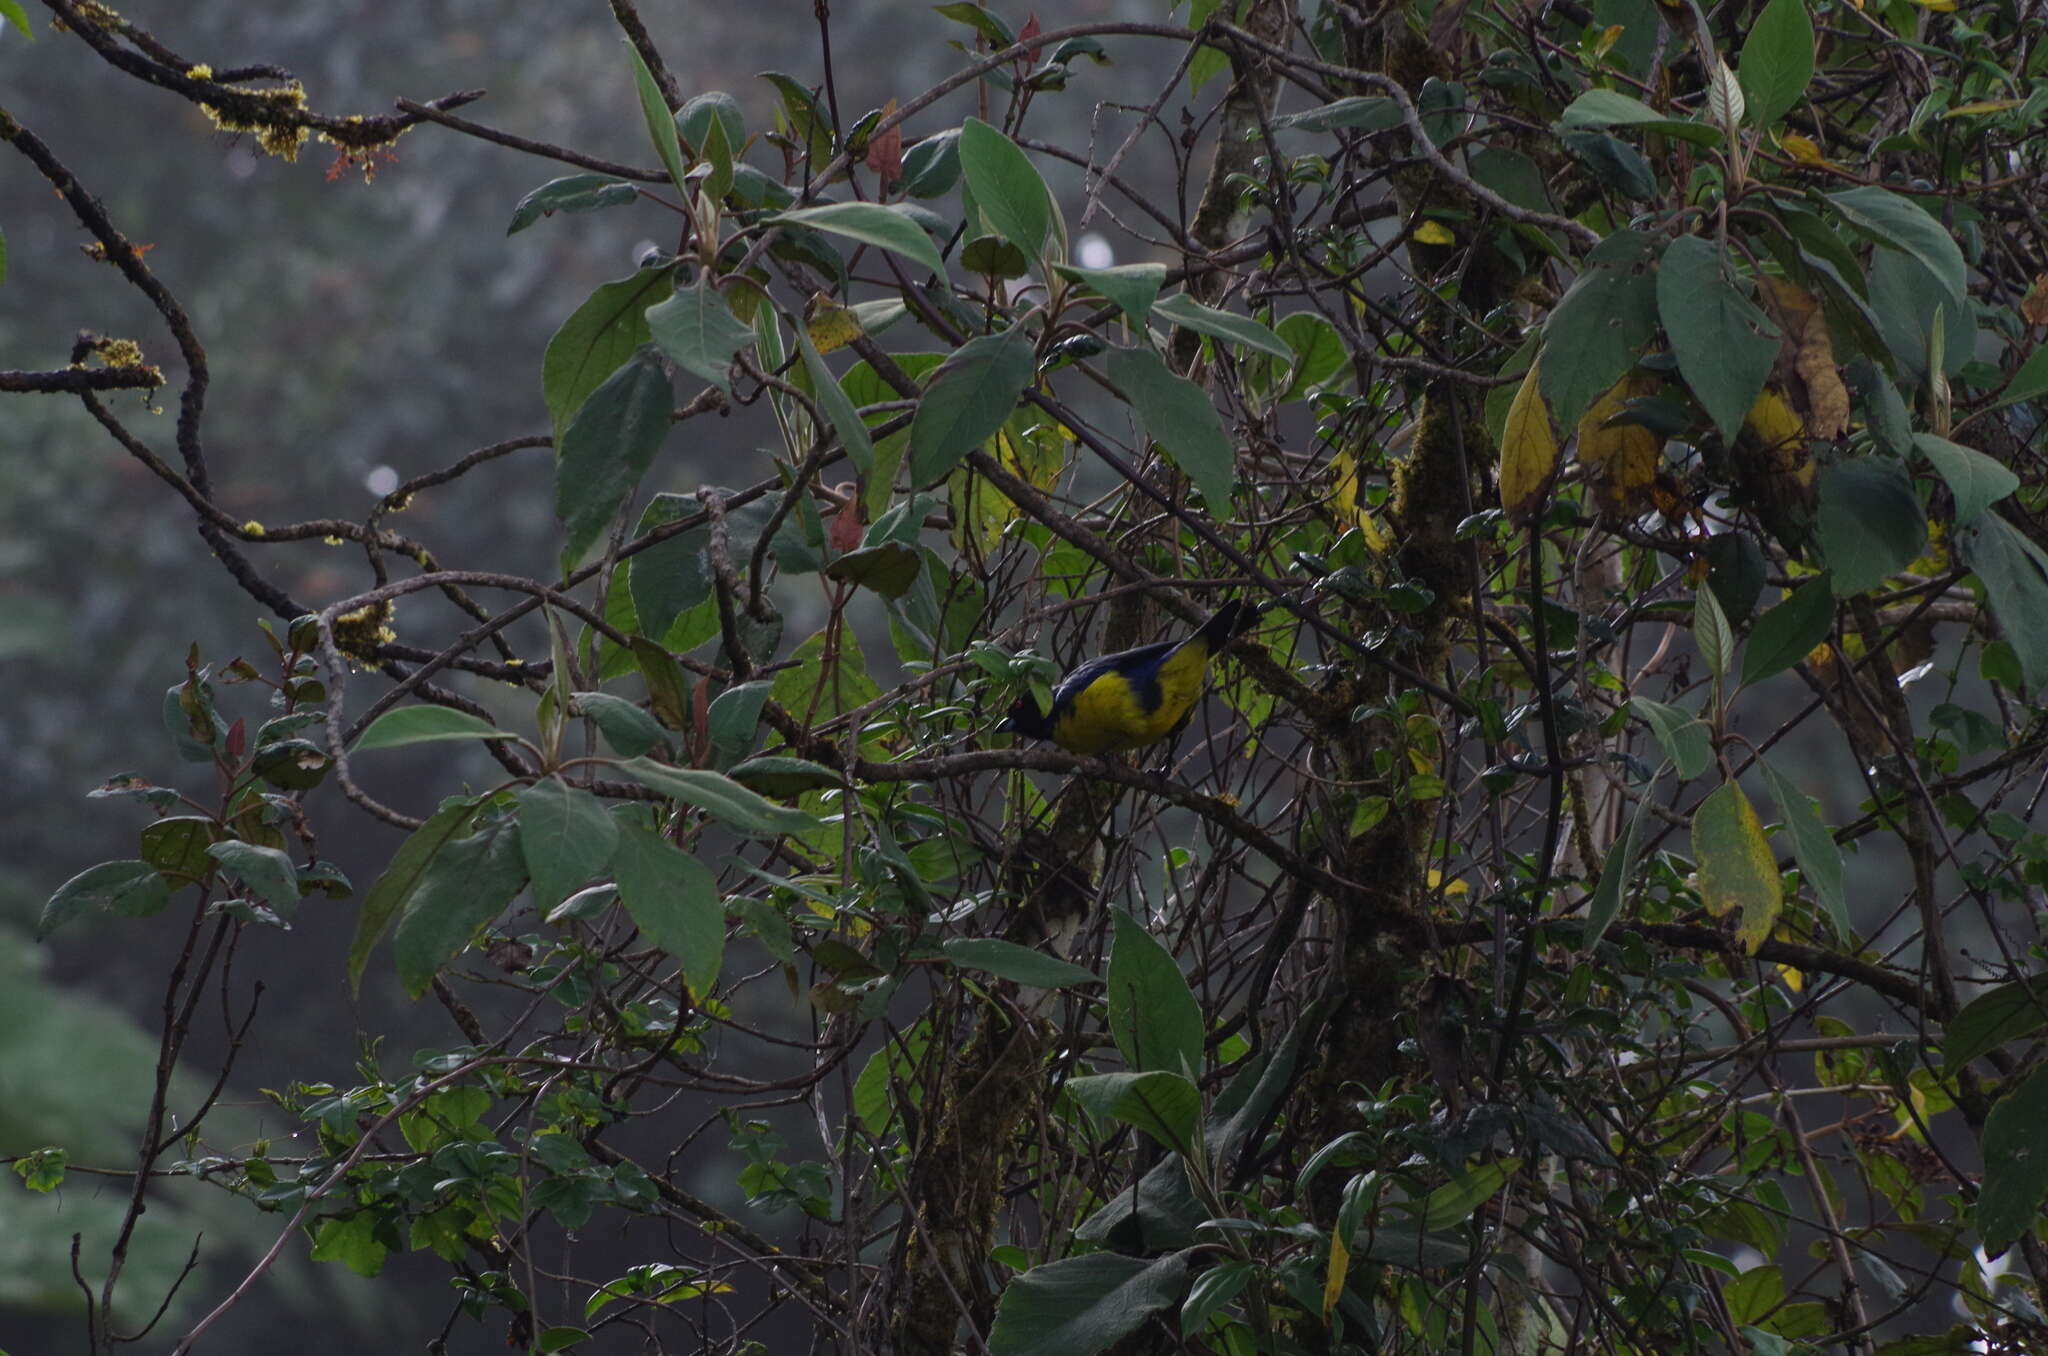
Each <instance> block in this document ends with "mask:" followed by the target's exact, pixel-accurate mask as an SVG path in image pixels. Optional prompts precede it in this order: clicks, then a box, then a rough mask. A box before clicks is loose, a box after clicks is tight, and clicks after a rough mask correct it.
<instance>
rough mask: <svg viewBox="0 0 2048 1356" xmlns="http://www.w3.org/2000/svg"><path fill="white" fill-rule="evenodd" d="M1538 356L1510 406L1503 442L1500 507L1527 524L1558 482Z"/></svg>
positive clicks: (1554, 440) (1553, 438)
mask: <svg viewBox="0 0 2048 1356" xmlns="http://www.w3.org/2000/svg"><path fill="white" fill-rule="evenodd" d="M1542 367H1543V359H1542V357H1541V356H1539V357H1538V358H1537V359H1536V361H1535V362H1533V363H1530V364H1529V375H1527V376H1526V377H1523V378H1522V388H1521V389H1520V390H1518V391H1516V392H1515V403H1514V404H1512V405H1510V406H1509V407H1508V422H1507V425H1506V427H1504V428H1503V429H1502V430H1501V440H1500V505H1501V507H1502V508H1504V509H1506V510H1507V512H1508V517H1509V518H1510V519H1511V520H1513V521H1514V522H1516V523H1526V522H1528V521H1529V520H1530V519H1531V518H1533V517H1535V516H1536V514H1537V513H1538V512H1539V511H1541V510H1542V508H1543V500H1544V497H1545V496H1546V495H1548V494H1549V493H1550V485H1551V482H1552V481H1554V480H1556V479H1557V462H1558V447H1557V434H1556V433H1555V432H1554V431H1553V430H1552V429H1551V427H1550V405H1549V403H1548V402H1547V401H1545V400H1544V399H1543V388H1542V387H1541V386H1540V385H1538V375H1539V373H1540V371H1541V369H1542Z"/></svg>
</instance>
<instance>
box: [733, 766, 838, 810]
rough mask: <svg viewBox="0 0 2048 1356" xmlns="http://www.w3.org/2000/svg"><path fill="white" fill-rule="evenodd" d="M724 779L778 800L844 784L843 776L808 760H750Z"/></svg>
mask: <svg viewBox="0 0 2048 1356" xmlns="http://www.w3.org/2000/svg"><path fill="white" fill-rule="evenodd" d="M726 775H727V776H728V777H731V778H732V779H733V780H734V781H736V782H738V783H739V784H740V785H741V786H744V787H748V788H750V789H752V790H755V791H759V792H760V793H761V794H762V795H764V796H774V797H776V798H777V799H779V800H787V799H788V798H789V797H791V796H800V795H802V794H803V793H804V792H806V791H829V790H832V789H834V788H836V787H839V786H843V785H845V783H846V778H845V777H844V776H843V775H842V774H840V773H837V772H834V771H833V770H832V769H831V768H829V767H826V766H825V765H824V764H823V763H814V762H812V761H811V760H810V759H808V758H784V757H773V758H749V759H748V760H747V761H746V762H744V763H741V764H740V765H739V766H737V767H735V768H733V769H732V770H731V771H729V772H727V773H726Z"/></svg>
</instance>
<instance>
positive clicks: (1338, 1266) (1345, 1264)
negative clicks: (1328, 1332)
mask: <svg viewBox="0 0 2048 1356" xmlns="http://www.w3.org/2000/svg"><path fill="white" fill-rule="evenodd" d="M1350 1270H1351V1249H1349V1248H1347V1247H1345V1246H1344V1234H1343V1232H1342V1231H1341V1230H1336V1229H1333V1230H1331V1231H1330V1269H1329V1271H1328V1272H1327V1273H1325V1275H1324V1276H1323V1321H1324V1322H1325V1323H1327V1322H1329V1321H1330V1315H1331V1314H1332V1313H1334V1312H1336V1309H1337V1300H1338V1297H1339V1296H1341V1295H1343V1293H1344V1277H1345V1274H1346V1273H1348V1272H1349V1271H1350Z"/></svg>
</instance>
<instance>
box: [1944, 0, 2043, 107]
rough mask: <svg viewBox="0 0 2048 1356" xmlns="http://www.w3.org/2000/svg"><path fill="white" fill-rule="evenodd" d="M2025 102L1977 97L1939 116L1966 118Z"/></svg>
mask: <svg viewBox="0 0 2048 1356" xmlns="http://www.w3.org/2000/svg"><path fill="white" fill-rule="evenodd" d="M1928 8H1930V9H1932V8H1934V7H1933V6H1932V5H1930V6H1928ZM1949 8H1950V9H1954V8H1955V6H1953V5H1950V6H1949ZM2025 102H2026V100H2025V99H1978V100H1975V101H1973V102H1971V103H1967V104H1957V105H1956V106H1955V107H1954V108H1951V109H1950V110H1949V111H1948V112H1946V113H1944V114H1942V115H1941V116H1942V117H1944V118H1967V117H1969V116H1970V115H1972V114H1974V113H2003V112H2005V110H2006V109H2008V108H2018V107H2019V106H2020V105H2021V104H2023V103H2025Z"/></svg>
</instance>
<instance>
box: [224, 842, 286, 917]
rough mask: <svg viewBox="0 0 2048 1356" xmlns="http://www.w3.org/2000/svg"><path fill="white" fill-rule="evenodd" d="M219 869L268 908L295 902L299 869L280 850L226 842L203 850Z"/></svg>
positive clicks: (252, 844) (281, 906)
mask: <svg viewBox="0 0 2048 1356" xmlns="http://www.w3.org/2000/svg"><path fill="white" fill-rule="evenodd" d="M206 851H207V853H208V854H209V855H210V856H212V858H213V859H214V860H215V861H217V862H219V863H220V865H221V869H222V870H223V871H226V872H227V873H228V874H229V875H232V876H233V877H234V878H235V879H236V880H239V881H240V882H242V884H243V885H246V886H247V887H248V888H249V889H250V890H251V891H253V892H254V893H255V894H256V897H257V898H259V899H261V900H262V901H263V902H264V903H266V904H268V905H270V906H271V907H272V908H276V909H282V908H283V907H284V906H286V905H288V904H296V903H298V902H299V868H298V867H297V866H295V865H293V863H292V859H291V855H290V854H289V853H287V852H285V851H284V850H283V849H282V848H274V847H263V846H262V845H260V844H257V843H244V842H242V841H240V840H239V839H233V838H231V839H228V840H227V841H225V842H220V843H215V844H213V845H212V846H211V847H209V848H207V850H206Z"/></svg>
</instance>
